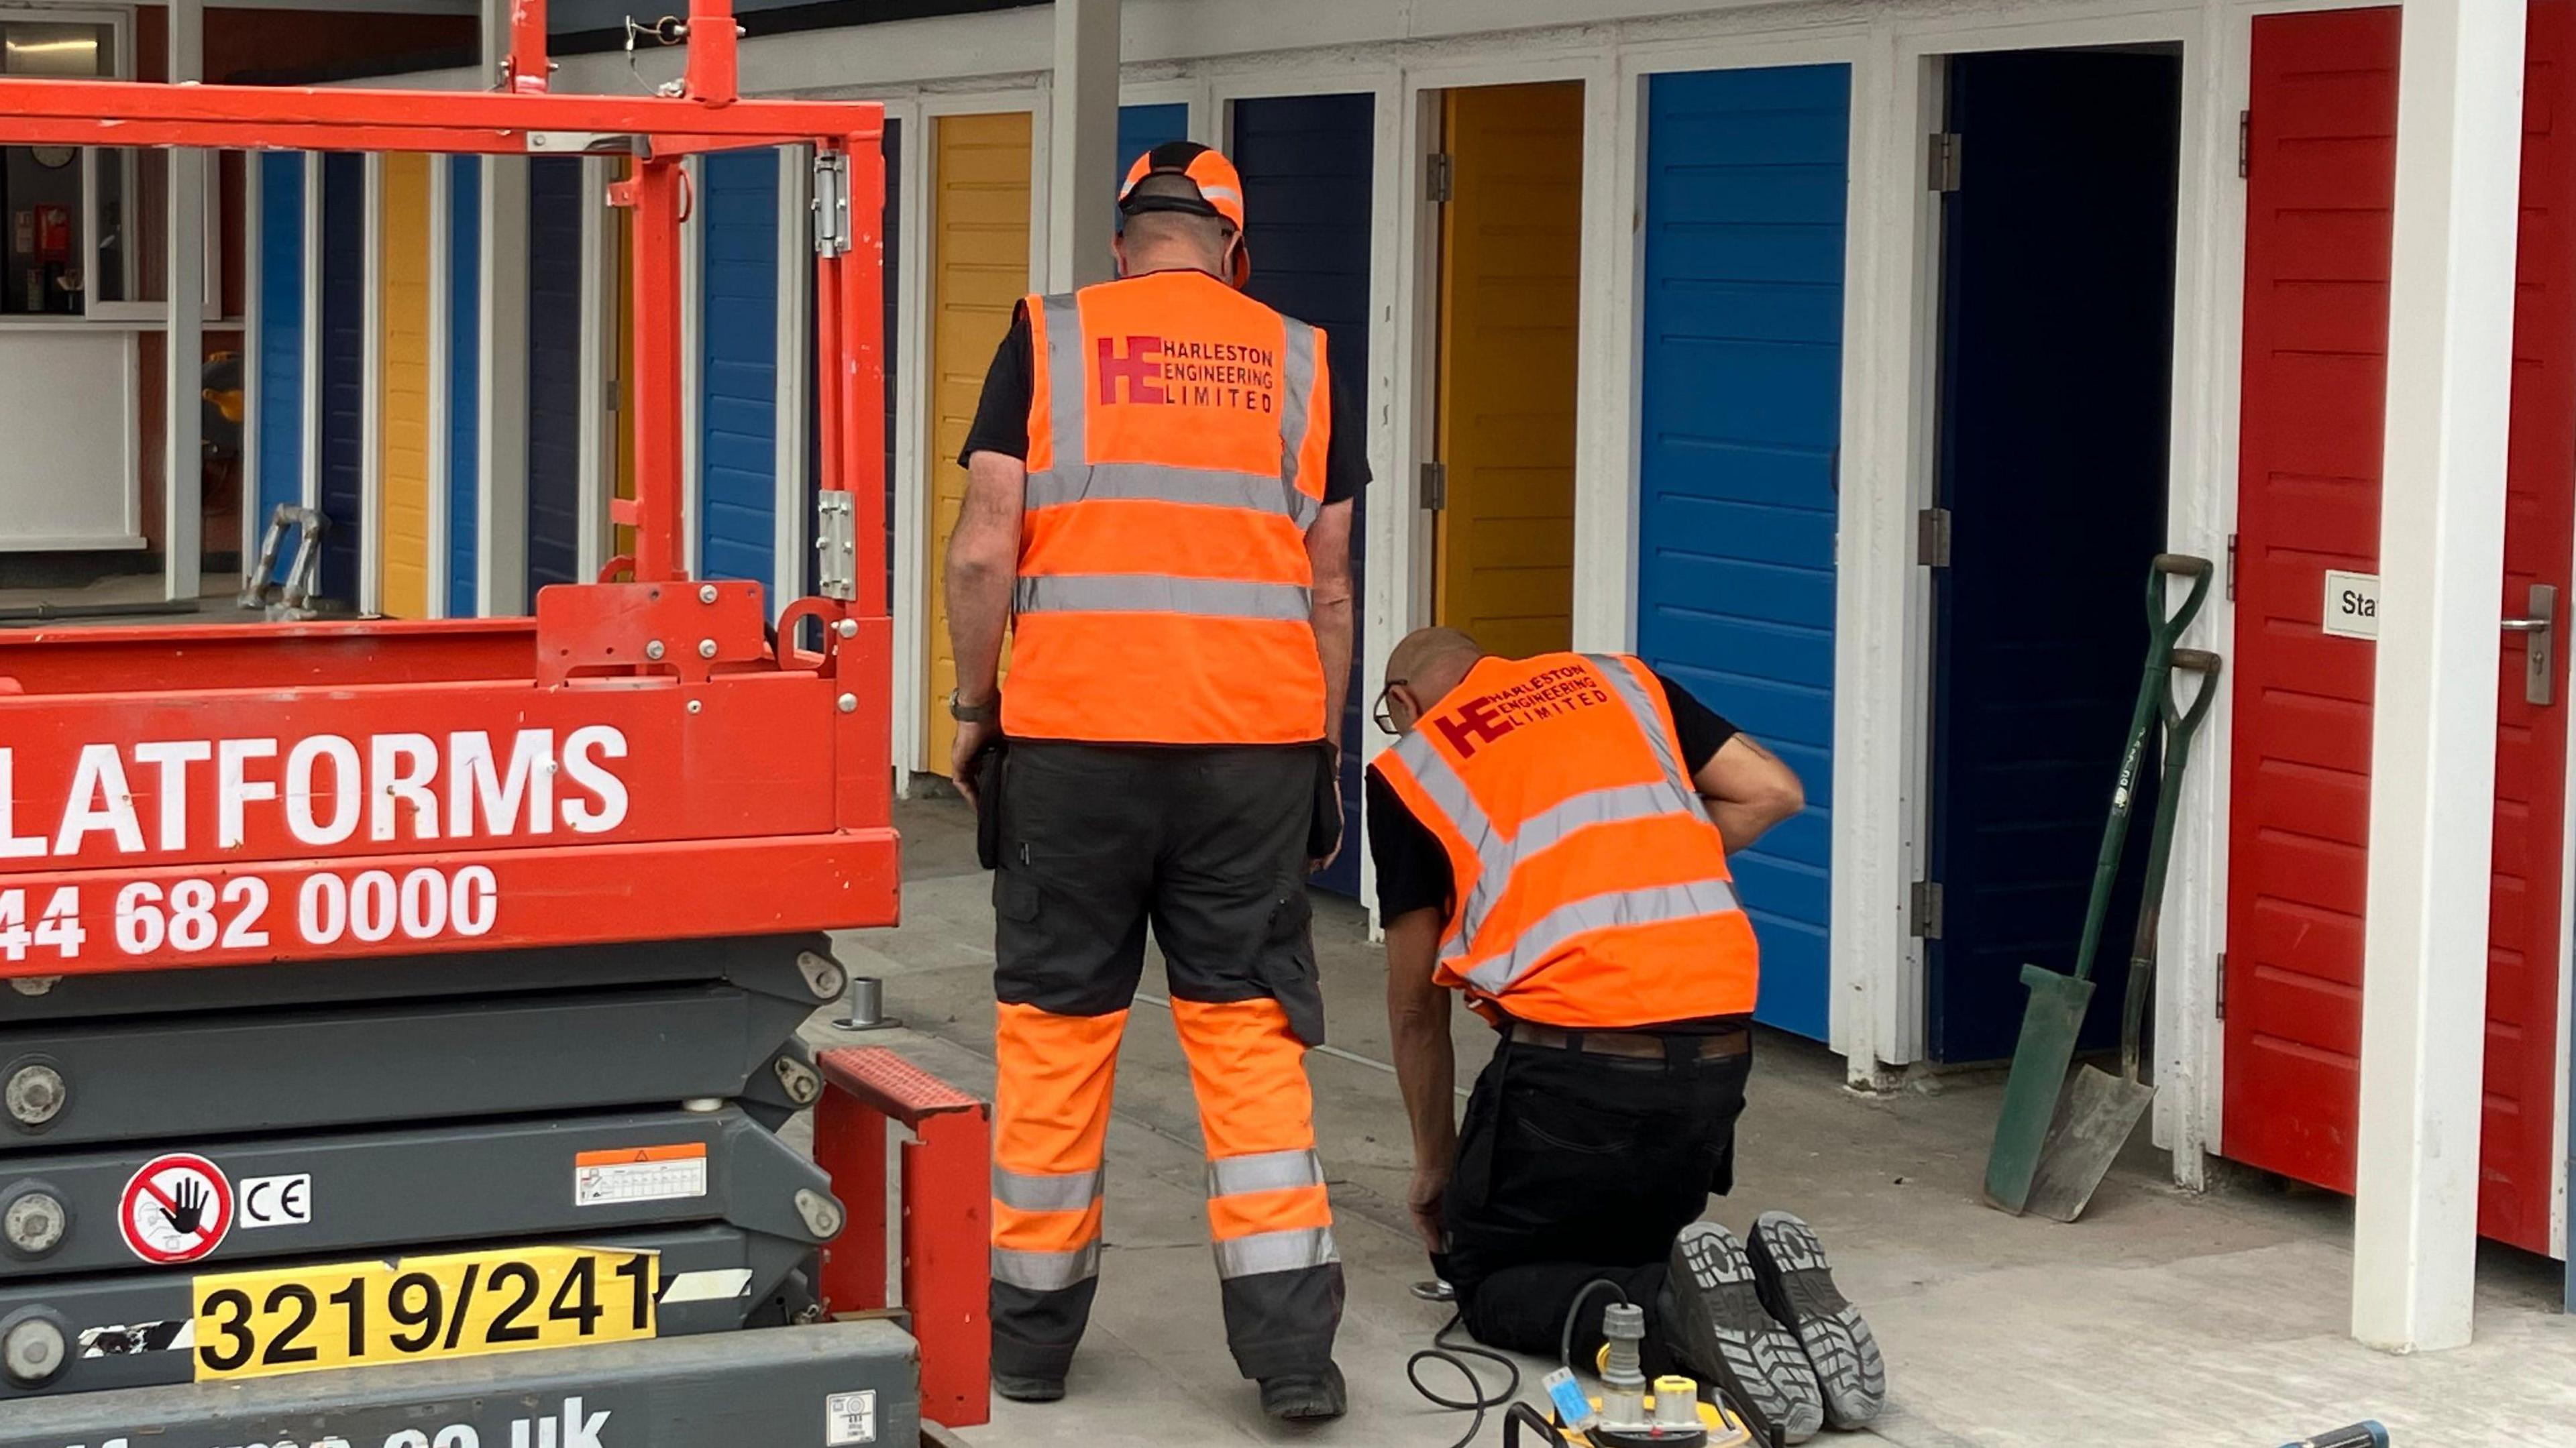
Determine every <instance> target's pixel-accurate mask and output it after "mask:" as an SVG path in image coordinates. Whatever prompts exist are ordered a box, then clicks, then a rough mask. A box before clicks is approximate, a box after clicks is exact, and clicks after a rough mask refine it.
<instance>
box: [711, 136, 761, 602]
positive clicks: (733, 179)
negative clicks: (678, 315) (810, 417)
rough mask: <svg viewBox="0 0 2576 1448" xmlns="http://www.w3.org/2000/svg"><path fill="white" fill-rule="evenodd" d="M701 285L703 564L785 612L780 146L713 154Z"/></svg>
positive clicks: (715, 574)
mask: <svg viewBox="0 0 2576 1448" xmlns="http://www.w3.org/2000/svg"><path fill="white" fill-rule="evenodd" d="M703 190H704V192H705V196H704V197H703V199H702V200H701V202H700V204H701V205H703V206H704V207H705V208H706V222H705V231H704V236H705V242H706V245H705V254H704V259H703V269H702V273H701V280H700V284H701V287H702V288H703V291H702V296H703V297H704V305H703V307H702V309H701V310H700V313H699V317H700V321H699V337H700V344H701V354H700V366H699V374H698V375H699V404H698V408H699V410H698V518H697V528H698V568H697V574H698V576H699V577H700V578H748V579H751V580H753V581H754V582H756V583H758V584H760V585H761V588H762V591H763V592H764V593H765V594H766V595H768V597H769V602H770V612H771V613H772V614H773V615H774V614H776V612H777V611H778V607H779V604H780V599H779V598H778V596H777V595H778V591H779V590H778V588H777V574H778V551H777V547H778V280H779V278H778V153H777V152H775V151H728V152H718V153H716V154H714V155H711V156H709V157H707V159H706V171H705V184H704V186H703Z"/></svg>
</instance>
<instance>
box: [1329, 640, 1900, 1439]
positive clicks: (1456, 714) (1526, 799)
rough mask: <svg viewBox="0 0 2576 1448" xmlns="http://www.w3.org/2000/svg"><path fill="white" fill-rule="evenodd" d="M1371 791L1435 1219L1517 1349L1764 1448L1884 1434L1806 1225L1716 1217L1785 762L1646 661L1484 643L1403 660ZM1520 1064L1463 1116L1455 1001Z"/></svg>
mask: <svg viewBox="0 0 2576 1448" xmlns="http://www.w3.org/2000/svg"><path fill="white" fill-rule="evenodd" d="M1386 672H1387V679H1386V691H1385V694H1384V696H1383V697H1382V699H1381V702H1380V705H1379V712H1378V723H1379V726H1380V727H1381V728H1383V729H1385V730H1386V731H1387V732H1388V733H1391V734H1396V735H1399V736H1401V737H1400V738H1399V739H1398V741H1397V743H1396V745H1395V747H1394V748H1392V749H1389V750H1387V751H1386V752H1385V753H1383V754H1381V755H1379V756H1378V758H1377V759H1376V760H1375V761H1374V762H1373V763H1371V765H1370V766H1369V782H1368V789H1369V796H1368V814H1369V844H1370V848H1371V850H1372V852H1373V853H1374V854H1375V856H1376V860H1377V888H1378V908H1379V914H1380V917H1381V918H1382V919H1384V921H1385V922H1386V959H1387V987H1386V989H1387V1014H1388V1018H1389V1023H1390V1025H1391V1026H1392V1028H1393V1038H1394V1050H1395V1065H1396V1078H1397V1083H1398V1086H1399V1088H1400V1089H1401V1090H1402V1092H1403V1094H1404V1103H1405V1111H1406V1114H1407V1116H1408V1117H1409V1118H1410V1120H1411V1122H1412V1127H1413V1152H1414V1178H1413V1189H1412V1192H1411V1194H1410V1203H1409V1204H1410V1206H1411V1208H1412V1211H1413V1216H1414V1221H1415V1224H1416V1226H1417V1227H1418V1228H1419V1229H1420V1230H1421V1232H1422V1235H1423V1240H1424V1243H1425V1244H1426V1245H1427V1246H1428V1247H1429V1248H1430V1250H1431V1253H1432V1259H1433V1261H1434V1263H1435V1264H1436V1265H1437V1266H1438V1268H1439V1271H1440V1275H1441V1276H1442V1277H1443V1278H1445V1279H1447V1280H1448V1281H1449V1282H1450V1283H1451V1285H1453V1286H1454V1287H1455V1288H1456V1289H1457V1293H1458V1304H1459V1315H1460V1317H1461V1318H1462V1319H1463V1320H1464V1322H1465V1323H1466V1326H1467V1329H1468V1331H1469V1332H1471V1333H1473V1334H1474V1335H1475V1336H1476V1338H1477V1339H1478V1340H1479V1341H1482V1342H1484V1343H1485V1344H1486V1345H1488V1346H1491V1347H1499V1348H1506V1349H1510V1350H1512V1351H1516V1352H1525V1353H1534V1354H1539V1355H1542V1356H1546V1355H1552V1354H1554V1353H1556V1352H1557V1351H1558V1350H1559V1343H1560V1341H1561V1339H1560V1336H1559V1334H1560V1333H1561V1332H1562V1331H1564V1329H1565V1322H1566V1319H1567V1317H1568V1316H1569V1315H1571V1314H1573V1313H1574V1312H1575V1311H1576V1309H1577V1308H1578V1307H1579V1308H1580V1309H1581V1317H1580V1318H1579V1319H1578V1322H1577V1325H1576V1326H1575V1328H1574V1330H1573V1331H1574V1341H1575V1342H1576V1343H1577V1344H1578V1346H1579V1347H1580V1348H1581V1350H1583V1351H1585V1352H1587V1353H1588V1352H1592V1351H1596V1350H1597V1349H1598V1348H1599V1346H1600V1344H1601V1342H1602V1330H1601V1317H1602V1311H1603V1309H1604V1308H1605V1307H1607V1306H1608V1305H1609V1302H1610V1300H1611V1299H1610V1298H1609V1296H1607V1295H1605V1294H1599V1293H1587V1292H1586V1291H1585V1289H1586V1287H1587V1286H1588V1285H1589V1284H1591V1283H1592V1282H1594V1281H1595V1280H1596V1279H1601V1278H1607V1279H1609V1281H1610V1282H1611V1283H1612V1284H1614V1285H1615V1286H1616V1287H1617V1288H1618V1289H1619V1292H1620V1294H1621V1295H1623V1296H1625V1297H1626V1298H1627V1300H1629V1301H1631V1302H1634V1303H1636V1304H1637V1305H1638V1306H1640V1307H1643V1308H1644V1309H1645V1311H1646V1324H1647V1327H1646V1332H1647V1337H1646V1347H1647V1349H1648V1356H1647V1362H1648V1368H1649V1371H1650V1372H1669V1371H1676V1370H1679V1371H1683V1372H1687V1373H1689V1374H1691V1375H1693V1376H1695V1377H1697V1378H1698V1379H1699V1380H1700V1381H1701V1382H1702V1383H1713V1384H1715V1385H1718V1386H1720V1387H1723V1388H1724V1389H1725V1390H1726V1392H1727V1394H1728V1396H1729V1398H1730V1399H1731V1400H1732V1401H1733V1404H1734V1405H1735V1407H1736V1408H1737V1409H1738V1410H1739V1411H1743V1412H1746V1413H1747V1414H1748V1415H1749V1416H1752V1417H1754V1418H1756V1419H1758V1420H1759V1426H1760V1428H1761V1429H1762V1432H1761V1435H1760V1441H1762V1442H1765V1443H1776V1442H1790V1443H1795V1442H1800V1441H1802V1440H1804V1439H1805V1438H1806V1437H1808V1436H1809V1435H1811V1434H1813V1433H1814V1432H1815V1431H1816V1430H1817V1429H1818V1428H1819V1427H1821V1426H1823V1425H1824V1424H1825V1423H1827V1422H1831V1423H1832V1424H1833V1425H1834V1426H1836V1427H1841V1428H1849V1427H1858V1426H1860V1425H1861V1424H1863V1423H1866V1422H1868V1421H1869V1420H1870V1419H1871V1418H1873V1417H1875V1416H1876V1415H1877V1413H1878V1409H1879V1405H1880V1402H1881V1400H1882V1399H1883V1397H1884V1394H1885V1390H1886V1389H1885V1370H1884V1368H1883V1367H1882V1366H1881V1364H1880V1358H1879V1353H1878V1347H1877V1344H1876V1343H1875V1342H1874V1341H1873V1340H1872V1339H1871V1338H1870V1335H1869V1328H1868V1326H1867V1324H1865V1323H1863V1322H1862V1321H1861V1318H1860V1314H1859V1313H1857V1312H1855V1311H1853V1310H1852V1309H1851V1308H1850V1305H1849V1304H1848V1303H1846V1302H1844V1301H1843V1299H1842V1297H1841V1295H1840V1294H1839V1293H1838V1292H1837V1291H1836V1290H1835V1288H1834V1284H1833V1278H1832V1275H1831V1272H1830V1271H1829V1269H1828V1267H1827V1264H1826V1262H1825V1257H1824V1249H1823V1248H1822V1247H1821V1246H1819V1245H1818V1244H1817V1243H1816V1240H1815V1236H1814V1234H1813V1233H1812V1232H1810V1231H1809V1230H1808V1228H1807V1226H1806V1224H1805V1223H1804V1222H1801V1221H1799V1220H1798V1219H1797V1218H1795V1217H1792V1216H1789V1215H1787V1214H1786V1213H1779V1212H1771V1213H1765V1214H1764V1215H1763V1216H1762V1218H1761V1219H1760V1220H1759V1221H1758V1222H1757V1223H1756V1224H1755V1228H1754V1234H1753V1245H1752V1248H1751V1250H1750V1251H1749V1252H1748V1251H1747V1249H1746V1248H1745V1246H1744V1244H1743V1243H1742V1242H1741V1241H1740V1240H1739V1239H1738V1238H1737V1237H1736V1236H1735V1235H1734V1234H1733V1233H1732V1232H1729V1231H1728V1230H1727V1229H1726V1228H1725V1227H1723V1226H1719V1225H1718V1224H1716V1223H1713V1222H1701V1221H1699V1220H1698V1218H1699V1215H1700V1213H1701V1211H1702V1210H1704V1209H1705V1208H1706V1207H1707V1205H1708V1197H1709V1193H1711V1192H1712V1191H1714V1192H1719V1193H1724V1192H1726V1191H1727V1190H1728V1189H1729V1188H1730V1187H1731V1186H1732V1185H1733V1183H1734V1175H1735V1120H1736V1117H1737V1116H1739V1115H1740V1114H1742V1112H1743V1110H1744V1087H1745V1081H1746V1078H1747V1077H1748V1076H1749V1075H1750V1074H1751V1071H1752V1065H1753V1054H1752V1052H1753V1041H1752V1033H1751V1030H1750V1023H1751V1017H1752V1011H1753V1003H1754V992H1755V986H1756V984H1757V981H1758V974H1759V972H1758V963H1757V955H1756V950H1755V945H1754V938H1753V926H1752V922H1751V921H1750V920H1748V919H1747V918H1746V916H1745V913H1744V907H1743V906H1742V904H1741V903H1740V902H1739V901H1738V900H1737V898H1736V894H1735V884H1734V876H1733V874H1732V873H1731V872H1730V871H1729V869H1728V867H1727V862H1726V857H1727V856H1728V855H1729V854H1730V853H1732V852H1734V851H1737V850H1741V849H1743V848H1744V847H1745V846H1747V845H1749V844H1751V843H1752V842H1753V841H1754V840H1755V839H1757V838H1759V837H1760V836H1761V835H1762V834H1763V832H1765V831H1767V830H1769V829H1770V828H1771V827H1772V826H1773V825H1776V824H1778V823H1780V822H1781V821H1782V820H1785V819H1788V818H1789V817H1790V816H1792V815H1795V814H1796V813H1798V811H1799V810H1800V809H1801V808H1803V807H1804V804H1805V795H1804V792H1803V791H1802V790H1801V788H1800V787H1799V784H1798V777H1797V775H1795V774H1794V773H1792V772H1791V771H1790V769H1789V767H1788V766H1787V765H1785V764H1782V763H1781V762H1780V761H1779V760H1778V759H1777V758H1774V757H1773V756H1772V754H1771V753H1770V751H1768V750H1766V749H1764V748H1763V747H1762V746H1761V745H1759V744H1756V743H1755V742H1754V741H1753V740H1752V739H1751V738H1750V737H1748V736H1746V735H1745V734H1743V733H1742V732H1740V731H1738V730H1737V729H1736V727H1735V726H1734V725H1732V724H1730V723H1728V722H1727V721H1726V720H1724V719H1722V718H1720V717H1719V716H1718V715H1717V714H1715V713H1713V712H1712V711H1711V710H1710V709H1709V708H1708V707H1707V706H1706V705H1704V704H1702V703H1700V702H1699V701H1698V700H1697V699H1695V698H1693V697H1691V695H1690V693H1689V692H1688V691H1687V690H1684V689H1683V688H1681V687H1680V686H1679V685H1677V684H1674V683H1672V682H1671V681H1670V680H1668V679H1665V678H1663V677H1662V676H1660V675H1658V674H1656V673H1654V672H1653V671H1651V670H1649V669H1648V668H1647V667H1646V666H1645V665H1644V664H1643V663H1640V662H1639V661H1637V660H1636V659H1633V658H1628V657H1626V656H1623V655H1601V654H1593V655H1585V654H1542V655H1539V656H1538V657H1536V658H1530V659H1517V660H1515V659H1504V658H1495V657H1492V656H1489V655H1487V654H1485V653H1484V652H1483V651H1482V650H1481V649H1479V648H1478V647H1477V646H1476V643H1475V640H1473V639H1471V638H1469V637H1468V636H1467V635H1465V634H1463V633H1460V632H1458V631H1457V630H1455V629H1445V628H1434V629H1423V630H1420V631H1419V632H1416V633H1414V634H1412V635H1410V636H1408V637H1407V638H1405V640H1404V641H1403V642H1402V643H1400V644H1398V645H1397V646H1396V649H1395V653H1394V655H1393V656H1392V657H1391V658H1389V659H1388V661H1387V667H1386ZM1450 987H1456V988H1459V989H1463V990H1464V991H1465V992H1466V993H1467V998H1468V1001H1469V1003H1470V1004H1471V1005H1472V1006H1473V1007H1474V1009H1475V1010H1476V1011H1477V1012H1478V1013H1479V1014H1480V1015H1482V1016H1484V1017H1485V1018H1486V1019H1487V1020H1488V1021H1490V1022H1492V1023H1493V1025H1494V1026H1495V1028H1496V1029H1497V1031H1498V1032H1499V1033H1500V1034H1501V1037H1502V1039H1501V1040H1500V1041H1499V1042H1497V1043H1496V1045H1495V1048H1494V1056H1493V1060H1492V1061H1491V1062H1490V1063H1489V1064H1488V1065H1487V1066H1486V1067H1485V1070H1484V1073H1483V1074H1482V1075H1480V1076H1479V1077H1478V1078H1477V1080H1476V1088H1475V1091H1474V1093H1473V1094H1472V1095H1471V1096H1470V1097H1469V1098H1468V1102H1467V1120H1466V1126H1465V1129H1464V1131H1463V1132H1462V1131H1461V1130H1460V1129H1459V1128H1458V1126H1457V1125H1456V1122H1455V1120H1454V1118H1453V1116H1452V1114H1451V1113H1452V1106H1451V1097H1452V1093H1453V1092H1454V1090H1455V1087H1454V1084H1453V1083H1454V1082H1455V1079H1456V1070H1457V1067H1456V1061H1455V1056H1454V1054H1453V1047H1452V1044H1451V1041H1450V1036H1449V995H1448V988H1450Z"/></svg>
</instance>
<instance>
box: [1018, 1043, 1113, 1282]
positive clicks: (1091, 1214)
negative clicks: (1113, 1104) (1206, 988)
mask: <svg viewBox="0 0 2576 1448" xmlns="http://www.w3.org/2000/svg"><path fill="white" fill-rule="evenodd" d="M1126 1027H1127V1013H1126V1012H1125V1011H1117V1012H1114V1013H1112V1014H1109V1015H1102V1016H1059V1015H1050V1014H1049V1013H1047V1012H1045V1011H1042V1010H1039V1009H1038V1008H1037V1007H1035V1006H1026V1005H1013V1004H1010V1003H1008V1002H1004V1003H1003V1004H1002V1005H1001V1007H1000V1016H999V1020H998V1023H997V1031H996V1036H995V1041H994V1046H995V1054H996V1055H997V1056H998V1057H999V1059H1000V1064H1001V1076H1000V1080H999V1082H998V1084H997V1085H996V1087H995V1089H994V1093H993V1094H994V1111H993V1117H994V1122H993V1280H994V1281H996V1282H1003V1283H1008V1284H1010V1285H1011V1286H1014V1287H1022V1288H1026V1289H1028V1290H1029V1291H1031V1292H1060V1291H1063V1290H1064V1289H1066V1288H1068V1287H1072V1286H1074V1285H1076V1284H1078V1283H1083V1282H1088V1281H1090V1280H1091V1279H1092V1278H1093V1277H1095V1276H1097V1275H1099V1272H1100V1195H1101V1172H1100V1168H1101V1154H1102V1150H1103V1145H1104V1142H1105V1141H1106V1139H1107V1136H1108V1132H1109V1098H1110V1092H1111V1088H1112V1086H1113V1085H1114V1084H1115V1082H1116V1080H1117V1075H1118V1040H1119V1037H1120V1036H1121V1035H1122V1034H1124V1033H1125V1031H1126Z"/></svg>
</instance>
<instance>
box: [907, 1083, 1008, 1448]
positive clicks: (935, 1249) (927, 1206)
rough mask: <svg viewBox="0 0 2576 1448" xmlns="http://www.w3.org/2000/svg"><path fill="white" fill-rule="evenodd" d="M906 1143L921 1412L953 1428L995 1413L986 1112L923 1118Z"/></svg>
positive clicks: (911, 1304) (910, 1302)
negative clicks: (911, 1139) (919, 1365)
mask: <svg viewBox="0 0 2576 1448" xmlns="http://www.w3.org/2000/svg"><path fill="white" fill-rule="evenodd" d="M913 1130H914V1132H915V1133H916V1134H917V1135H918V1136H919V1137H920V1140H918V1141H913V1142H908V1143H906V1144H905V1145H904V1148H903V1302H904V1306H906V1307H908V1308H910V1309H911V1310H912V1335H913V1337H914V1338H915V1339H916V1340H918V1341H919V1342H920V1344H921V1415H922V1416H923V1417H924V1418H927V1419H929V1420H930V1421H932V1422H934V1423H938V1424H941V1425H943V1426H945V1427H950V1428H972V1427H974V1426H975V1425H976V1424H978V1423H983V1422H986V1421H988V1420H989V1419H990V1418H991V1416H992V1398H991V1393H992V1386H993V1373H992V1367H993V1362H992V1352H991V1347H992V1335H993V1327H992V1316H991V1310H992V1309H991V1297H992V1277H991V1275H990V1273H991V1264H992V1241H993V1239H992V1203H991V1201H990V1198H991V1195H992V1191H991V1185H992V1175H991V1173H992V1168H991V1162H992V1159H993V1158H992V1152H993V1122H992V1117H991V1115H990V1114H989V1112H988V1111H987V1110H986V1108H985V1107H984V1105H983V1104H982V1103H981V1102H978V1103H976V1104H975V1106H974V1108H973V1109H972V1110H967V1111H951V1112H943V1113H942V1114H940V1115H937V1116H928V1117H924V1118H922V1120H921V1122H920V1124H919V1125H917V1126H915V1127H914V1128H913Z"/></svg>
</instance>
